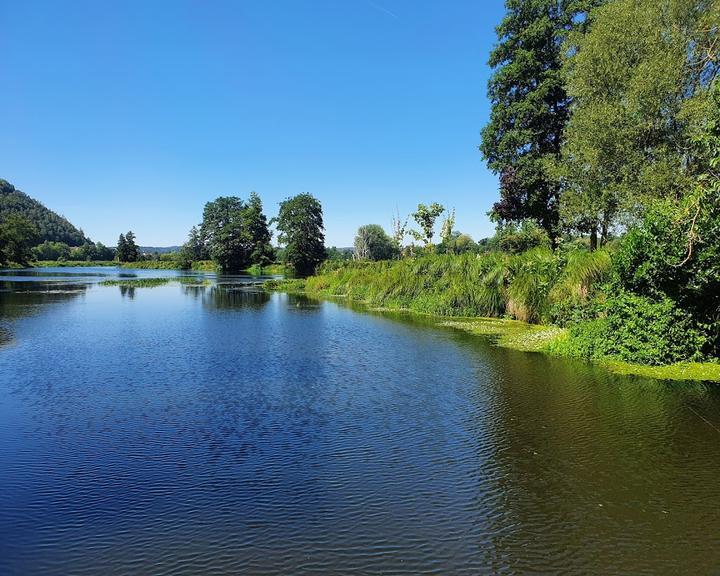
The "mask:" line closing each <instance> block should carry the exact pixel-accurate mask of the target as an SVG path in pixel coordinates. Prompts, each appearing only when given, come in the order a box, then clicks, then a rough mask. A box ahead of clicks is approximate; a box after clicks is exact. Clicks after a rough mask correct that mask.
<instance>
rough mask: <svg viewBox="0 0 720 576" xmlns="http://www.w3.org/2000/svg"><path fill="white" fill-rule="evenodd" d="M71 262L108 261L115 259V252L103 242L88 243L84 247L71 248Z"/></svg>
mask: <svg viewBox="0 0 720 576" xmlns="http://www.w3.org/2000/svg"><path fill="white" fill-rule="evenodd" d="M68 258H70V259H71V260H75V261H82V260H85V261H88V262H92V261H106V260H112V259H113V258H115V250H113V249H112V248H108V247H107V246H105V245H104V244H102V242H95V243H94V244H93V243H92V242H86V243H85V244H83V245H82V246H76V247H74V248H70V255H69V256H68Z"/></svg>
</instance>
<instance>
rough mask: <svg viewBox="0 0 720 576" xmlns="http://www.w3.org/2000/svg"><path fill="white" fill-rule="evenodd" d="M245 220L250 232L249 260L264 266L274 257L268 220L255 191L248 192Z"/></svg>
mask: <svg viewBox="0 0 720 576" xmlns="http://www.w3.org/2000/svg"><path fill="white" fill-rule="evenodd" d="M245 222H246V226H247V228H248V231H249V233H250V241H251V243H252V252H251V254H250V260H251V261H252V263H253V264H259V265H260V266H264V265H266V264H270V263H272V261H273V260H274V259H275V250H274V249H273V247H272V244H270V240H271V239H272V233H271V232H270V229H269V228H268V221H267V217H266V216H265V213H264V212H263V206H262V200H260V196H258V195H257V193H256V192H252V193H251V194H250V199H249V200H248V202H247V206H246V207H245Z"/></svg>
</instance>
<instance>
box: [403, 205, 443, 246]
mask: <svg viewBox="0 0 720 576" xmlns="http://www.w3.org/2000/svg"><path fill="white" fill-rule="evenodd" d="M444 211H445V207H444V206H443V205H442V204H438V203H437V202H433V203H432V204H430V206H425V204H418V207H417V210H416V211H415V212H413V214H412V217H413V218H414V219H415V222H417V224H418V226H420V230H421V231H422V232H418V231H417V230H411V231H410V233H411V234H412V236H413V237H414V238H415V239H416V240H419V241H422V242H424V244H425V248H426V249H427V250H432V241H433V236H434V235H435V220H437V218H438V216H440V214H442V213H443V212H444Z"/></svg>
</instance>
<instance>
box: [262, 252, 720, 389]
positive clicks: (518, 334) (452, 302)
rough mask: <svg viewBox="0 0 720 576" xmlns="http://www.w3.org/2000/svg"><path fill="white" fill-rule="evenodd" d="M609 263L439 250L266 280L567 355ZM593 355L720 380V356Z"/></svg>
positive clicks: (649, 373) (662, 373)
mask: <svg viewBox="0 0 720 576" xmlns="http://www.w3.org/2000/svg"><path fill="white" fill-rule="evenodd" d="M610 265H611V259H610V255H609V254H607V253H603V252H595V253H588V252H584V253H580V254H575V253H571V254H564V255H562V254H561V255H558V254H554V253H552V252H550V251H532V252H531V253H525V254H519V255H508V254H488V255H481V256H477V255H462V256H438V255H435V256H424V257H420V258H413V259H403V260H397V261H386V262H351V263H345V264H340V265H336V264H331V265H326V266H325V267H323V268H321V270H320V271H319V273H318V274H317V275H316V276H312V277H310V278H307V279H305V280H298V279H290V280H270V281H268V282H266V283H265V288H266V289H267V290H276V291H284V292H291V293H299V292H303V293H306V294H308V295H310V296H315V297H324V298H342V299H346V300H348V301H350V302H357V303H360V304H363V305H365V306H367V307H369V308H370V309H376V310H392V311H407V312H411V313H415V314H421V315H424V316H430V317H432V318H433V319H434V322H435V323H436V324H437V325H439V326H446V327H452V328H455V329H459V330H463V331H466V332H469V333H472V334H477V335H482V336H487V337H491V338H492V339H493V340H494V341H495V343H496V344H497V345H499V346H504V347H509V348H513V349H517V350H523V351H529V352H542V353H546V354H553V355H568V354H564V353H563V351H564V350H565V349H566V348H567V347H566V346H564V344H565V343H566V342H567V341H568V339H569V338H570V330H568V328H567V327H563V326H570V325H572V321H571V320H568V319H571V318H573V317H575V316H577V315H578V314H581V313H584V312H585V311H586V309H587V308H588V307H589V306H590V300H591V299H592V297H593V290H594V288H593V286H594V285H595V284H598V283H600V282H601V281H602V280H603V277H604V276H605V275H607V274H608V273H609V271H610ZM602 296H603V295H602V294H599V297H602ZM558 320H559V321H558ZM562 320H566V322H565V323H563V322H562ZM588 359H590V358H588ZM591 360H592V361H593V362H594V363H597V364H601V365H603V366H606V367H607V368H608V369H609V370H611V371H613V372H616V373H621V374H636V375H639V376H646V377H653V378H660V379H673V380H708V381H720V363H717V362H672V363H661V362H656V363H655V364H656V365H651V364H649V363H646V364H640V363H634V362H628V361H626V360H625V359H623V358H619V357H612V356H608V357H602V358H597V357H594V358H591Z"/></svg>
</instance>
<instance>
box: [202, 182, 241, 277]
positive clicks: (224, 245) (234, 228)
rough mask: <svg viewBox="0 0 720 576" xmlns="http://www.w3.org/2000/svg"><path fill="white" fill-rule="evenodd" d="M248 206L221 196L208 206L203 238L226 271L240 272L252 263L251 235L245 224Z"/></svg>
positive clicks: (222, 268)
mask: <svg viewBox="0 0 720 576" xmlns="http://www.w3.org/2000/svg"><path fill="white" fill-rule="evenodd" d="M245 210H246V205H245V203H244V202H243V201H242V200H241V199H240V198H238V197H236V196H221V197H219V198H216V199H215V200H213V201H212V202H208V203H207V204H205V209H204V210H203V221H202V224H201V225H200V236H201V238H202V240H203V243H204V244H205V245H206V246H207V250H208V252H209V254H210V257H211V258H212V259H213V260H214V261H215V262H216V263H217V265H218V266H219V267H220V269H221V270H222V271H223V272H239V271H241V270H245V269H246V268H247V267H248V266H249V265H250V263H251V255H252V250H253V245H252V236H251V233H250V230H249V228H248V227H247V226H246V225H245Z"/></svg>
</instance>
